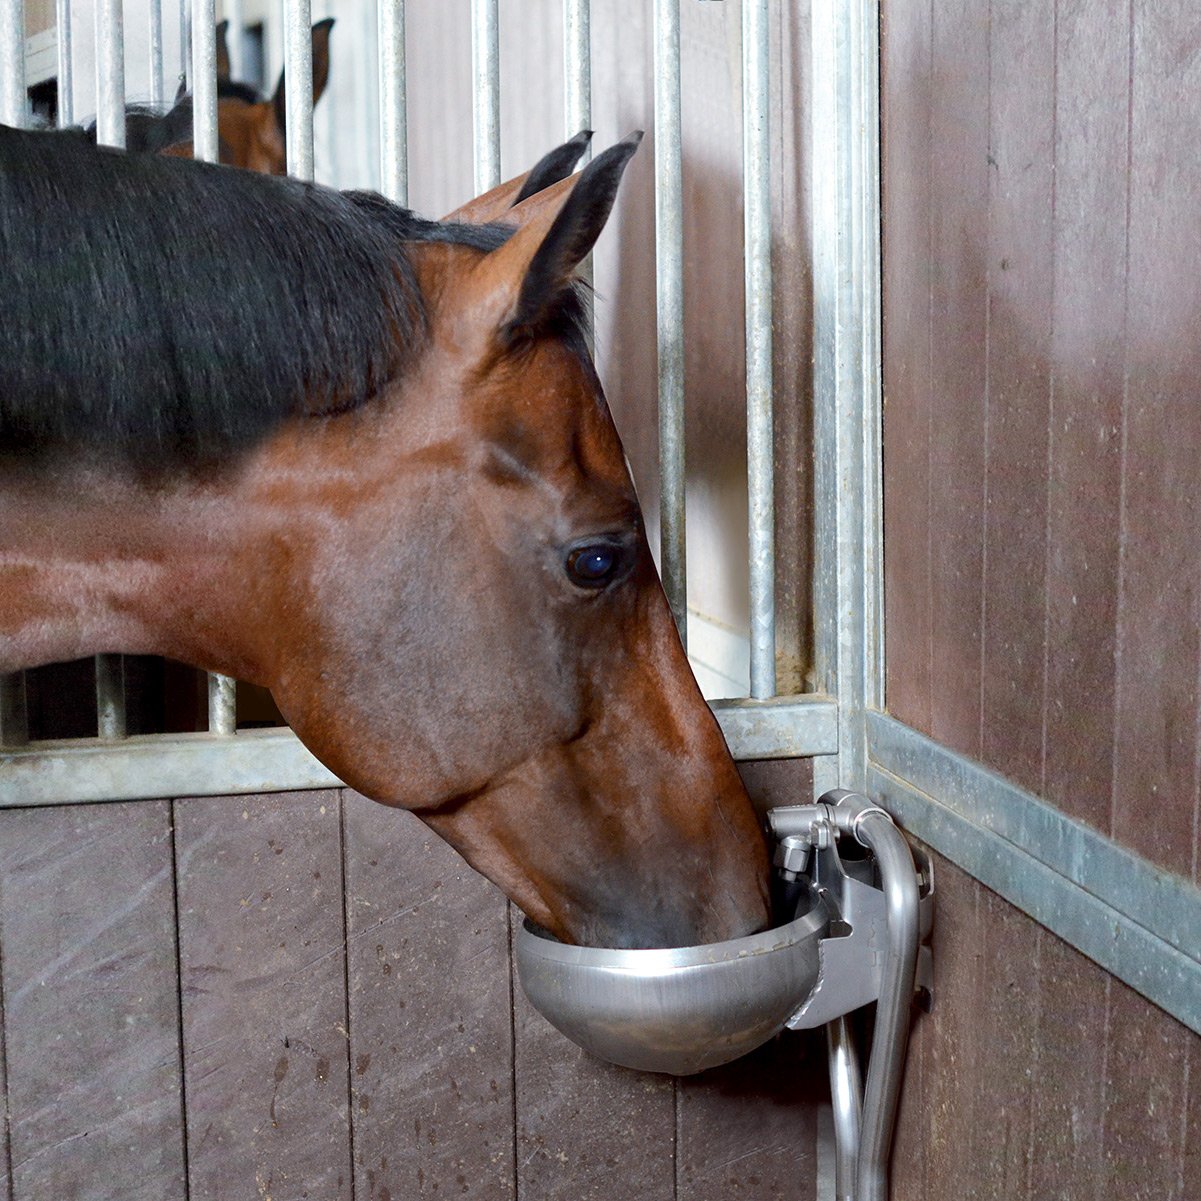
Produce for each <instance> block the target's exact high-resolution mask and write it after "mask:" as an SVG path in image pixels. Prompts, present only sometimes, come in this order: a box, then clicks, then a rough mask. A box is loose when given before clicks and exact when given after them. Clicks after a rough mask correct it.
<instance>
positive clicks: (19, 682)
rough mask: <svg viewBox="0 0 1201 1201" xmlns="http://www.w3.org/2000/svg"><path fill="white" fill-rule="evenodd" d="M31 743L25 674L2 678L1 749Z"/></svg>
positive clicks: (0, 706)
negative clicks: (26, 705) (26, 704)
mask: <svg viewBox="0 0 1201 1201" xmlns="http://www.w3.org/2000/svg"><path fill="white" fill-rule="evenodd" d="M28 741H29V719H28V716H27V713H26V708H25V673H24V672H23V671H14V672H10V673H9V674H8V675H3V676H0V747H14V746H24V745H25V744H26V743H27V742H28Z"/></svg>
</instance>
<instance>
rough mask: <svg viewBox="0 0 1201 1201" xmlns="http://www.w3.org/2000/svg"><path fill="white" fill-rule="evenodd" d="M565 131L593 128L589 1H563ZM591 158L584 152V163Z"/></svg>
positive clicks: (588, 152) (570, 134) (575, 131)
mask: <svg viewBox="0 0 1201 1201" xmlns="http://www.w3.org/2000/svg"><path fill="white" fill-rule="evenodd" d="M563 86H564V105H563V108H564V117H565V123H564V132H565V133H566V135H567V136H568V137H569V138H570V137H573V136H574V135H575V134H577V133H579V132H580V130H581V129H591V128H592V0H563ZM591 157H592V152H591V150H589V149H585V150H584V157H583V159H582V162H583V163H586V162H587V161H588V160H589V158H591Z"/></svg>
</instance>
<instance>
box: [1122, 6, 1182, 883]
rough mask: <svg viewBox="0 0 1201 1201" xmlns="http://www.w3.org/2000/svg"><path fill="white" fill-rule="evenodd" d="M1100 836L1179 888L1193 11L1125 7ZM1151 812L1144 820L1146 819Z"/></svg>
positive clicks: (1180, 858) (1180, 862) (1169, 8)
mask: <svg viewBox="0 0 1201 1201" xmlns="http://www.w3.org/2000/svg"><path fill="white" fill-rule="evenodd" d="M1133 12H1134V21H1135V25H1134V45H1133V56H1132V62H1133V68H1134V73H1135V75H1134V84H1133V99H1132V111H1131V165H1130V250H1129V254H1130V267H1129V272H1130V274H1129V291H1128V319H1127V320H1128V331H1129V342H1128V350H1127V360H1126V391H1127V403H1126V426H1125V431H1124V435H1125V474H1124V480H1125V507H1124V520H1123V526H1122V544H1123V551H1122V560H1121V563H1122V577H1121V581H1122V582H1121V603H1120V609H1119V613H1118V655H1119V660H1118V662H1119V670H1118V688H1117V721H1116V723H1115V725H1116V735H1117V743H1116V753H1117V766H1116V772H1115V780H1114V827H1113V828H1114V834H1115V837H1117V838H1118V839H1119V841H1121V842H1123V843H1124V844H1125V845H1127V846H1130V847H1132V848H1134V849H1135V850H1137V851H1139V852H1140V853H1142V854H1145V855H1147V856H1148V857H1149V858H1151V859H1153V860H1154V861H1155V862H1156V863H1158V864H1160V865H1161V866H1163V867H1166V868H1169V869H1171V870H1173V871H1177V872H1180V873H1182V874H1183V875H1186V876H1191V875H1192V874H1193V871H1194V869H1195V859H1196V846H1197V829H1196V817H1197V799H1196V798H1197V793H1198V781H1197V762H1198V671H1199V662H1201V610H1199V604H1201V592H1199V591H1198V588H1197V586H1196V581H1197V579H1198V576H1199V573H1201V538H1198V536H1197V531H1198V529H1199V528H1201V491H1199V490H1198V488H1197V447H1198V446H1201V405H1198V403H1197V379H1198V378H1201V343H1199V342H1198V340H1197V337H1196V329H1197V323H1198V320H1199V319H1201V256H1199V254H1198V246H1197V240H1196V236H1195V229H1194V226H1195V219H1196V213H1197V211H1198V208H1199V207H1201V163H1199V162H1198V160H1197V157H1196V156H1195V155H1182V154H1181V153H1180V151H1179V148H1180V145H1181V143H1182V141H1183V140H1187V139H1191V138H1193V137H1194V136H1195V131H1196V129H1197V127H1198V125H1199V124H1201V10H1199V9H1198V8H1197V6H1196V5H1195V4H1192V3H1191V2H1190V0H1162V2H1161V0H1155V2H1154V3H1144V2H1140V3H1137V4H1135V5H1134V9H1133ZM1149 812H1153V813H1154V815H1155V819H1154V821H1149V820H1148V813H1149Z"/></svg>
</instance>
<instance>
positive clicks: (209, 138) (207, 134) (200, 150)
mask: <svg viewBox="0 0 1201 1201" xmlns="http://www.w3.org/2000/svg"><path fill="white" fill-rule="evenodd" d="M192 156H193V157H194V158H198V159H200V160H202V161H203V162H206V163H215V162H217V161H218V159H219V158H220V142H219V140H218V134H217V4H216V0H192Z"/></svg>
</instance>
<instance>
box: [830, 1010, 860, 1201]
mask: <svg viewBox="0 0 1201 1201" xmlns="http://www.w3.org/2000/svg"><path fill="white" fill-rule="evenodd" d="M826 1048H827V1052H828V1054H829V1060H830V1100H831V1103H832V1106H833V1110H834V1146H835V1152H836V1154H835V1162H834V1192H835V1196H836V1198H837V1201H855V1174H856V1170H857V1161H858V1158H859V1145H860V1137H859V1136H860V1125H859V1123H860V1119H861V1118H862V1115H863V1082H862V1079H861V1077H860V1075H859V1054H858V1052H857V1051H856V1050H855V1040H854V1039H853V1038H852V1037H851V1031H850V1028H849V1027H848V1025H847V1020H846V1018H845V1017H840V1018H835V1019H834V1021H832V1022H827V1023H826Z"/></svg>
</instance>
